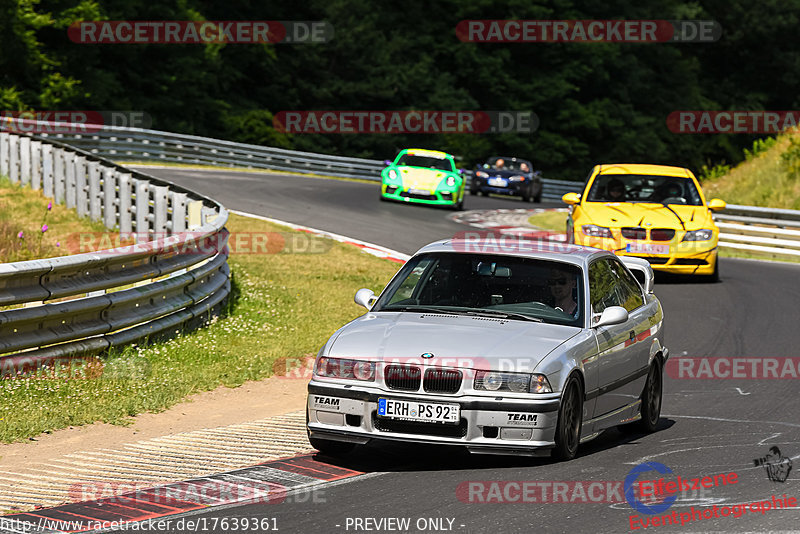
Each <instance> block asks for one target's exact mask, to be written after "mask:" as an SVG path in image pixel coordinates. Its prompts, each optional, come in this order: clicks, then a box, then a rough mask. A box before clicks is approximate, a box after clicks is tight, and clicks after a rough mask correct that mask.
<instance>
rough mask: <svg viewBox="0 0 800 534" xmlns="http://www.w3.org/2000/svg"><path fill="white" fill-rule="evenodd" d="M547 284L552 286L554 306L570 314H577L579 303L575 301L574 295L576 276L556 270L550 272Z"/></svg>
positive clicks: (551, 292)
mask: <svg viewBox="0 0 800 534" xmlns="http://www.w3.org/2000/svg"><path fill="white" fill-rule="evenodd" d="M547 285H548V287H549V288H550V294H551V295H552V296H553V300H554V304H553V307H554V308H555V309H557V310H561V311H563V312H564V313H566V314H568V315H573V316H574V315H576V314H577V312H578V303H577V302H576V301H575V295H574V292H575V291H574V290H575V277H574V276H570V275H569V274H567V273H566V272H564V271H558V270H554V271H551V272H550V278H549V279H548V280H547Z"/></svg>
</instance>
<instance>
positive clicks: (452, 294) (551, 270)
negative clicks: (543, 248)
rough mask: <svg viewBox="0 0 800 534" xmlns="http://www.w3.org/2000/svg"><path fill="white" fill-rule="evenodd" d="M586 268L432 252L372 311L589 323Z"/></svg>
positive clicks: (411, 263) (415, 260) (403, 273)
mask: <svg viewBox="0 0 800 534" xmlns="http://www.w3.org/2000/svg"><path fill="white" fill-rule="evenodd" d="M582 286H583V284H582V278H581V270H580V269H579V268H578V267H576V266H574V265H570V264H566V263H561V262H556V261H548V260H538V259H532V258H521V257H513V256H503V255H487V254H461V253H432V254H423V255H420V256H416V257H414V258H412V259H411V260H410V261H409V262H408V263H406V264H405V265H404V266H403V269H402V270H401V271H400V273H399V274H398V275H397V276H396V277H395V278H394V280H392V282H391V284H389V287H387V288H386V291H384V293H383V294H382V295H381V297H380V299H379V300H378V301H377V302H376V303H375V306H374V307H373V308H372V311H374V312H378V311H422V312H437V311H438V312H444V313H457V314H467V315H486V316H489V317H507V318H509V319H512V320H532V321H540V322H546V323H553V324H562V325H571V326H582V325H583V296H582V295H583V291H582V289H581V288H582Z"/></svg>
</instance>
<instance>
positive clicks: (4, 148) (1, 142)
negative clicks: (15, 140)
mask: <svg viewBox="0 0 800 534" xmlns="http://www.w3.org/2000/svg"><path fill="white" fill-rule="evenodd" d="M9 137H10V136H9V134H8V133H6V132H0V175H3V176H8V150H9V146H10V142H11V140H10V139H9Z"/></svg>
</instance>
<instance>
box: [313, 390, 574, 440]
mask: <svg viewBox="0 0 800 534" xmlns="http://www.w3.org/2000/svg"><path fill="white" fill-rule="evenodd" d="M380 397H384V398H391V399H400V400H409V401H419V402H433V403H436V402H439V403H447V404H458V405H459V406H460V408H461V420H460V421H459V423H458V424H443V423H418V422H413V423H412V422H408V421H403V420H399V419H388V418H385V417H380V418H379V417H378V415H377V405H378V399H379V398H380ZM542 397H544V398H541V399H539V398H534V399H532V398H530V397H528V398H511V397H498V395H497V394H496V393H494V394H491V395H486V396H482V395H474V394H473V395H462V396H453V395H429V394H425V395H420V394H409V393H403V392H397V391H383V390H381V389H379V388H373V387H360V386H359V387H358V388H356V387H354V386H344V385H339V384H329V383H325V384H320V383H317V382H314V381H312V382H311V383H310V384H309V385H308V400H307V410H308V431H309V435H310V436H311V437H315V438H320V439H327V440H333V441H347V442H354V443H362V444H363V443H367V442H369V441H371V440H373V439H377V440H392V441H406V442H415V443H431V444H442V445H461V446H466V447H467V449H468V450H469V451H470V452H475V453H490V454H503V453H505V454H529V455H539V454H548V453H549V451H548V449H549V448H552V447H553V446H554V445H555V443H554V436H555V428H556V423H557V420H558V407H559V396H558V394H548V395H543V396H542ZM332 399H333V400H332ZM533 416H535V417H533Z"/></svg>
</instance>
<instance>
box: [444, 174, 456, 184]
mask: <svg viewBox="0 0 800 534" xmlns="http://www.w3.org/2000/svg"><path fill="white" fill-rule="evenodd" d="M445 183H446V184H447V185H449V186H450V187H453V186H454V185H456V178H455V176H448V177H447V181H446V182H445Z"/></svg>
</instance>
